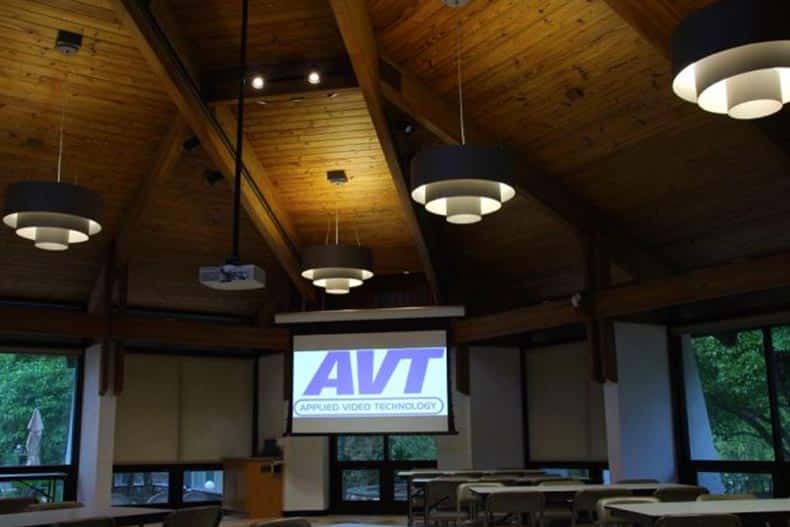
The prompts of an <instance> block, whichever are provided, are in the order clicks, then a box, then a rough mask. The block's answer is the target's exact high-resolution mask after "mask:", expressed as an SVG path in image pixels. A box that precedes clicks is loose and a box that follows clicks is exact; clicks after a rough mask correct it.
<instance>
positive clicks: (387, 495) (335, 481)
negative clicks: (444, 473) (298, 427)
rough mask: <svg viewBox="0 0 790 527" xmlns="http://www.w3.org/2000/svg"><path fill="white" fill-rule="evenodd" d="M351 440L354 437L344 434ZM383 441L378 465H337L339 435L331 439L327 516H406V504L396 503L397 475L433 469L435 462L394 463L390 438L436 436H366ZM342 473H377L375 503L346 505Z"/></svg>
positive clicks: (367, 462)
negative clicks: (405, 471)
mask: <svg viewBox="0 0 790 527" xmlns="http://www.w3.org/2000/svg"><path fill="white" fill-rule="evenodd" d="M345 435H346V436H353V435H354V434H345ZM365 435H376V436H382V437H383V438H384V441H383V444H382V448H383V449H384V450H383V452H384V459H382V460H381V461H338V459H337V457H338V445H337V443H338V440H339V438H340V437H342V436H340V435H333V436H331V437H330V442H329V465H330V466H329V469H330V470H329V477H330V483H329V488H330V505H329V507H330V512H331V513H332V514H406V512H407V510H408V502H407V501H405V500H403V501H396V500H395V481H396V479H397V473H398V472H400V471H403V470H410V469H434V468H436V467H437V463H438V461H437V460H419V461H409V460H404V461H395V460H392V459H390V438H391V437H397V436H418V435H423V436H429V437H435V435H436V434H365ZM344 470H378V472H379V499H378V501H347V500H344V499H343V471H344Z"/></svg>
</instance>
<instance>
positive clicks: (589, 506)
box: [573, 489, 631, 515]
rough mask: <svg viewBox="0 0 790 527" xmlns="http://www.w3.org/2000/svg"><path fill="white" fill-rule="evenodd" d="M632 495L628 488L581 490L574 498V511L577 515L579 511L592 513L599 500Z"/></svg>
mask: <svg viewBox="0 0 790 527" xmlns="http://www.w3.org/2000/svg"><path fill="white" fill-rule="evenodd" d="M630 495H631V491H630V490H627V489H598V490H580V491H579V492H577V493H576V496H575V497H574V498H573V511H574V513H575V514H577V515H578V514H579V513H585V514H589V515H592V514H593V513H594V512H595V511H596V507H597V506H598V501H599V500H602V499H604V498H616V497H625V496H630Z"/></svg>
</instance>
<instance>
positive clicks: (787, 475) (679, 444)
mask: <svg viewBox="0 0 790 527" xmlns="http://www.w3.org/2000/svg"><path fill="white" fill-rule="evenodd" d="M784 325H787V324H777V323H774V324H761V325H744V326H740V327H733V328H731V330H732V331H738V332H742V331H761V332H762V336H763V356H764V359H765V376H766V379H765V381H766V384H767V387H768V403H769V409H770V412H771V415H770V419H771V427H772V445H771V446H772V447H773V450H774V460H773V461H737V460H701V459H694V458H692V456H691V438H690V435H689V434H690V428H689V419H688V411H687V410H688V409H687V402H686V384H685V372H684V369H683V336H684V335H687V336H695V335H709V334H711V335H712V334H715V331H700V332H695V331H693V330H692V331H684V332H683V333H679V332H678V333H676V332H673V331H670V332H669V363H670V381H671V388H672V399H673V406H674V408H673V410H674V418H675V422H674V425H675V426H674V429H675V445H676V458H677V461H678V477H679V478H678V479H679V480H680V482H681V483H688V484H692V485H696V484H698V483H699V478H698V474H699V473H700V472H720V473H736V474H768V475H770V476H771V477H772V479H773V491H774V497H777V498H782V497H788V496H790V460H788V459H786V457H785V454H784V449H783V446H782V423H781V422H780V420H781V417H780V413H779V401H778V372H777V364H776V355H775V350H774V347H773V336H772V332H771V329H772V328H774V327H779V326H784Z"/></svg>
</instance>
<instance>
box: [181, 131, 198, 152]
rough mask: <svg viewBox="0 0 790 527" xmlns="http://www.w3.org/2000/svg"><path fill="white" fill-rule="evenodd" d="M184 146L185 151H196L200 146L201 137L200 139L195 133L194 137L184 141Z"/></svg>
mask: <svg viewBox="0 0 790 527" xmlns="http://www.w3.org/2000/svg"><path fill="white" fill-rule="evenodd" d="M182 146H183V149H184V152H194V151H195V150H197V149H198V148H199V147H200V139H198V137H197V136H196V135H193V136H192V137H190V138H189V139H187V140H186V141H184V144H183V145H182Z"/></svg>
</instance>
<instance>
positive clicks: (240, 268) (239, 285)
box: [200, 264, 266, 291]
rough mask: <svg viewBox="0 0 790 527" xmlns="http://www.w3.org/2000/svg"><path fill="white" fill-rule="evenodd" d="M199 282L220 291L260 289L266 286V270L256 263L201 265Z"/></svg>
mask: <svg viewBox="0 0 790 527" xmlns="http://www.w3.org/2000/svg"><path fill="white" fill-rule="evenodd" d="M200 283H201V284H203V285H204V286H206V287H210V288H211V289H219V290H221V291H247V290H250V289H261V288H263V287H266V272H265V271H264V270H263V269H261V268H260V267H258V266H257V265H233V264H225V265H222V266H218V267H201V268H200Z"/></svg>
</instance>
